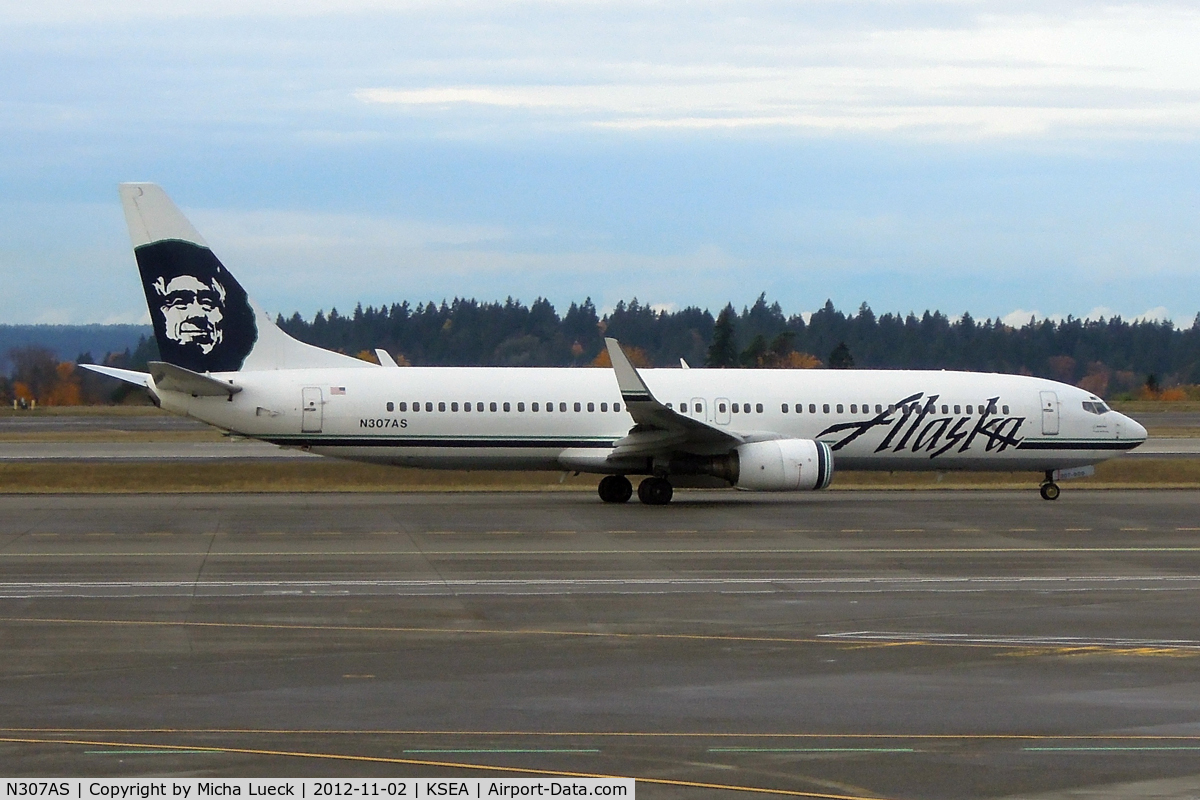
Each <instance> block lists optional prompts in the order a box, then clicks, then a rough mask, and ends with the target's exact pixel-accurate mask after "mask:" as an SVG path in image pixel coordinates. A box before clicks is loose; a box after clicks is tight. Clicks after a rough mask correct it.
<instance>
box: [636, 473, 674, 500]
mask: <svg viewBox="0 0 1200 800" xmlns="http://www.w3.org/2000/svg"><path fill="white" fill-rule="evenodd" d="M673 494H675V490H674V489H673V488H672V487H671V482H670V481H669V480H667V479H666V478H657V477H652V478H646V479H645V480H644V481H642V482H641V483H639V484H638V500H641V501H642V502H643V503H645V504H646V505H648V506H665V505H666V504H667V503H669V502H671V496H672V495H673Z"/></svg>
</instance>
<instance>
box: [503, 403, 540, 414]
mask: <svg viewBox="0 0 1200 800" xmlns="http://www.w3.org/2000/svg"><path fill="white" fill-rule="evenodd" d="M505 405H506V406H507V404H505ZM504 410H505V411H508V408H505V409H504ZM524 410H525V404H524V403H517V411H519V412H520V411H524ZM534 411H537V409H536V408H535V409H534Z"/></svg>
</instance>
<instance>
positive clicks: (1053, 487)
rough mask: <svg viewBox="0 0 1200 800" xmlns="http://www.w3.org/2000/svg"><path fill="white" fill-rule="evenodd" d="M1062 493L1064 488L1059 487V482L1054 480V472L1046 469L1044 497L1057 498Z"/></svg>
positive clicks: (1047, 498) (1043, 486)
mask: <svg viewBox="0 0 1200 800" xmlns="http://www.w3.org/2000/svg"><path fill="white" fill-rule="evenodd" d="M1060 494H1062V489H1060V488H1058V484H1057V483H1055V482H1054V473H1053V472H1052V471H1051V470H1046V480H1045V481H1043V482H1042V499H1043V500H1057V499H1058V496H1059V495H1060Z"/></svg>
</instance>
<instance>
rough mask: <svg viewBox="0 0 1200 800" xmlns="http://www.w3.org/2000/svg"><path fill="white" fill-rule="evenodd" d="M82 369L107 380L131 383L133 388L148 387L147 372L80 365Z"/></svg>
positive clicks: (98, 365)
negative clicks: (113, 379) (112, 379)
mask: <svg viewBox="0 0 1200 800" xmlns="http://www.w3.org/2000/svg"><path fill="white" fill-rule="evenodd" d="M79 366H81V367H83V368H84V369H86V370H88V371H90V372H95V373H98V374H100V375H105V376H107V377H109V378H116V379H117V380H119V381H125V382H126V383H132V384H133V385H134V386H145V387H147V388H148V387H149V386H150V374H149V373H147V372H136V371H134V370H132V369H118V368H116V367H106V366H104V365H103V364H80V365H79Z"/></svg>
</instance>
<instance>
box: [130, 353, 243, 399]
mask: <svg viewBox="0 0 1200 800" xmlns="http://www.w3.org/2000/svg"><path fill="white" fill-rule="evenodd" d="M148 366H149V367H150V377H152V378H154V388H155V389H158V390H161V391H168V392H182V393H183V394H190V395H192V396H193V397H232V396H233V395H235V394H237V393H238V392H240V391H241V390H242V387H240V386H236V385H235V384H233V383H232V382H226V381H219V380H217V379H216V378H210V377H209V376H207V375H201V374H200V373H198V372H192V371H191V370H190V369H184V368H183V367H177V366H175V365H174V364H168V363H166V362H164V361H151V362H150V364H149V365H148Z"/></svg>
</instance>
